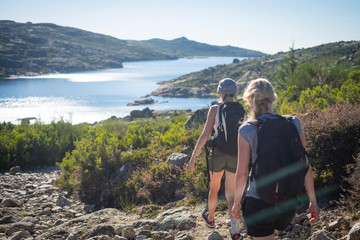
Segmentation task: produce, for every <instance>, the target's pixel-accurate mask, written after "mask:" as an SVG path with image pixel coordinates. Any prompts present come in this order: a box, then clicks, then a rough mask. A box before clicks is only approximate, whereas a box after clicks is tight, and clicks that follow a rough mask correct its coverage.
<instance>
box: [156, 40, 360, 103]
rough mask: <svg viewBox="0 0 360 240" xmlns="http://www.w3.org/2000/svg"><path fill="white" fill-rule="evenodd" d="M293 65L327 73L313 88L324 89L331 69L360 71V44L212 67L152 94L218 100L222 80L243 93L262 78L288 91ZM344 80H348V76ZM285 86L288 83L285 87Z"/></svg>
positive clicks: (168, 83) (164, 84) (325, 46)
mask: <svg viewBox="0 0 360 240" xmlns="http://www.w3.org/2000/svg"><path fill="white" fill-rule="evenodd" d="M290 65H293V68H296V69H299V70H301V69H303V68H306V67H308V68H310V67H313V68H316V69H314V70H313V71H318V72H319V74H320V72H321V71H323V74H324V76H320V75H319V74H318V75H319V76H313V79H318V81H317V82H313V83H312V84H311V86H316V85H322V84H324V83H326V82H322V80H321V79H325V75H326V74H327V73H328V72H329V71H331V69H344V71H346V72H348V71H350V70H353V69H356V68H359V67H360V41H350V42H336V43H328V44H323V45H320V46H316V47H312V48H307V49H291V50H290V51H289V52H279V53H277V54H274V55H267V56H262V57H257V58H248V59H245V60H242V61H240V62H235V63H232V64H227V65H221V66H220V65H219V66H215V67H210V68H207V69H204V70H202V71H198V72H194V73H190V74H187V75H184V76H181V77H179V78H177V79H173V80H170V81H166V82H162V83H161V86H160V87H159V88H158V89H157V90H155V91H154V92H153V93H152V94H153V95H158V96H167V97H216V86H217V84H218V82H219V80H220V79H222V78H225V77H230V78H233V79H234V80H235V81H236V82H237V83H238V85H239V87H240V90H239V92H241V90H242V88H243V87H244V86H245V85H246V83H247V82H248V81H249V80H252V79H255V78H258V77H261V76H262V77H267V78H269V79H271V80H272V81H277V80H278V81H277V82H276V84H275V85H277V87H281V88H282V89H286V87H288V86H291V85H294V82H291V81H286V80H285V79H284V77H285V76H287V75H289V72H288V71H289V69H288V68H291V66H290ZM294 70H295V69H294ZM309 71H310V70H309ZM334 74H335V73H334ZM293 75H294V77H295V76H298V77H299V78H300V77H303V78H304V79H305V78H306V77H305V76H301V73H298V74H293ZM343 76H345V78H346V73H344V75H343ZM294 81H295V80H294ZM314 81H315V80H314ZM281 82H285V85H284V84H281Z"/></svg>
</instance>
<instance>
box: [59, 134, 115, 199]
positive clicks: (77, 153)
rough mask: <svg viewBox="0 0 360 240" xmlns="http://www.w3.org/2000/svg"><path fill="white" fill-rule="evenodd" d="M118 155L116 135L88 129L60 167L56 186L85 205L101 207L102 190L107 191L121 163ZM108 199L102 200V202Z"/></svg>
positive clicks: (109, 190)
mask: <svg viewBox="0 0 360 240" xmlns="http://www.w3.org/2000/svg"><path fill="white" fill-rule="evenodd" d="M120 156H121V151H120V150H119V140H118V138H117V136H115V135H113V134H111V133H108V132H106V131H105V130H103V129H101V128H97V127H94V128H90V129H89V131H88V132H87V133H86V134H85V136H84V137H83V138H82V139H81V140H80V141H78V142H76V143H75V149H74V150H73V151H72V152H71V154H67V155H66V157H65V158H64V159H63V161H62V163H61V164H60V165H61V168H62V171H61V176H60V177H59V179H58V180H57V184H58V185H59V186H60V187H63V188H65V189H66V190H68V191H70V193H72V192H74V193H77V194H79V196H80V198H81V199H82V200H84V201H86V202H95V203H98V204H100V203H101V204H105V203H104V202H103V199H102V197H103V194H104V191H105V192H106V191H108V192H111V187H110V185H109V179H110V176H111V174H112V173H113V172H114V171H115V170H116V169H117V168H118V167H120V165H121V163H122V162H121V158H120ZM110 199H111V198H110V197H109V196H108V197H106V201H111V200H110ZM108 204H110V203H108Z"/></svg>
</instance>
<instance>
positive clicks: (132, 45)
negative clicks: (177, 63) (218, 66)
mask: <svg viewBox="0 0 360 240" xmlns="http://www.w3.org/2000/svg"><path fill="white" fill-rule="evenodd" d="M251 54H253V55H251ZM259 54H260V55H264V54H262V53H260V52H256V51H251V50H246V49H241V48H235V47H230V46H226V47H219V46H211V45H207V44H202V43H197V42H194V41H189V40H187V39H186V38H179V39H175V40H172V41H167V40H161V39H156V40H155V39H152V40H148V41H134V40H120V39H117V38H114V37H111V36H106V35H103V34H97V33H92V32H88V31H84V30H81V29H76V28H72V27H63V26H58V25H55V24H50V23H40V24H32V23H30V22H29V23H16V22H14V21H7V20H2V21H0V78H1V77H8V76H11V75H39V74H45V73H68V72H77V71H86V70H97V69H106V68H121V67H122V63H123V62H125V61H140V60H160V59H162V60H164V59H177V58H179V57H184V56H239V57H240V56H259Z"/></svg>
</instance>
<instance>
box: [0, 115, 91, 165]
mask: <svg viewBox="0 0 360 240" xmlns="http://www.w3.org/2000/svg"><path fill="white" fill-rule="evenodd" d="M84 131H86V125H71V124H70V123H65V122H63V121H59V122H57V123H55V122H52V123H51V124H47V125H45V124H42V123H35V124H33V125H13V124H11V123H2V124H0V147H1V148H0V149H1V150H0V152H1V157H0V170H7V169H9V168H11V167H13V166H16V165H19V166H20V167H22V168H33V167H43V166H53V165H55V164H56V163H58V162H61V160H62V159H63V157H64V156H65V153H66V152H68V151H71V150H73V149H74V142H75V141H76V140H77V139H80V138H81V137H82V135H83V134H84Z"/></svg>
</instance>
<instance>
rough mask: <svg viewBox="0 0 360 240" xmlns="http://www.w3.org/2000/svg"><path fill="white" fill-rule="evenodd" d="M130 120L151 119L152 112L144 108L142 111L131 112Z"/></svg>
mask: <svg viewBox="0 0 360 240" xmlns="http://www.w3.org/2000/svg"><path fill="white" fill-rule="evenodd" d="M130 117H131V118H151V117H153V113H152V110H150V109H149V108H144V109H143V110H141V111H140V110H133V111H131V112H130Z"/></svg>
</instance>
